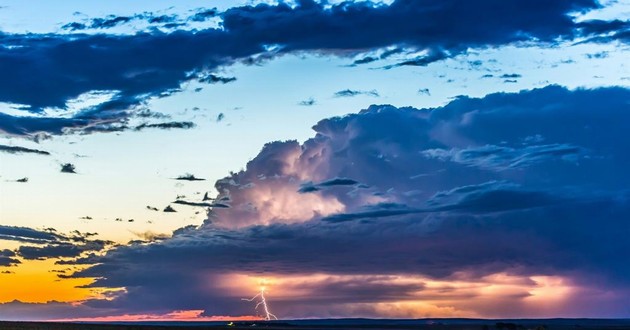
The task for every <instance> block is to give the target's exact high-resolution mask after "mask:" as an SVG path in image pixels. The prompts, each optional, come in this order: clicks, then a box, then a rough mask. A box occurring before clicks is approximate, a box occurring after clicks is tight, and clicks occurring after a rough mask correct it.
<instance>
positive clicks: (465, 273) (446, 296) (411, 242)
mask: <svg viewBox="0 0 630 330" xmlns="http://www.w3.org/2000/svg"><path fill="white" fill-rule="evenodd" d="M629 100H630V91H628V90H627V89H622V88H600V89H593V90H587V89H578V90H567V89H565V88H562V87H558V86H549V87H545V88H542V89H537V90H531V91H522V92H520V93H512V94H507V93H497V94H491V95H488V96H486V97H484V98H479V99H474V98H466V97H462V98H459V99H456V100H454V101H452V102H451V103H449V104H448V105H446V106H444V107H439V108H434V109H414V108H396V107H393V106H390V105H375V106H371V107H370V108H368V109H365V110H363V111H361V112H359V113H357V114H351V115H347V116H344V117H335V118H330V119H325V120H322V121H320V122H319V123H317V124H316V125H315V126H314V127H313V128H314V130H315V132H316V135H315V137H313V138H312V139H309V140H307V141H306V142H304V143H303V144H299V143H297V142H294V141H286V142H273V143H269V144H267V145H266V146H265V147H264V148H263V150H262V151H261V152H260V153H259V154H258V155H257V156H256V157H255V158H254V159H252V160H251V161H250V162H249V163H248V164H247V167H246V168H245V169H244V170H242V171H239V172H236V173H232V174H231V175H230V176H228V177H226V178H224V179H222V180H219V181H218V182H217V183H216V185H215V187H216V188H217V190H218V191H219V195H218V196H217V198H216V201H215V203H221V204H222V207H220V208H219V207H214V208H212V210H211V211H210V212H209V217H208V220H207V221H206V222H205V223H204V224H203V225H201V226H199V227H195V226H190V227H186V228H181V229H179V230H177V231H175V232H174V233H173V237H171V238H168V239H164V240H160V241H157V242H154V243H150V244H145V243H137V244H133V245H129V246H121V247H117V248H115V249H112V250H110V251H109V252H107V254H106V255H104V256H102V257H90V259H89V260H87V258H79V259H76V260H75V261H74V262H75V263H77V264H83V263H86V262H89V263H98V264H96V265H94V266H91V267H90V268H88V269H86V270H83V271H79V272H77V273H75V274H74V275H72V276H73V277H94V278H97V280H96V281H95V282H94V283H93V284H92V285H91V286H92V287H95V288H100V287H104V288H125V289H126V293H122V294H120V295H117V296H116V297H115V298H114V299H113V300H111V301H104V300H91V301H87V302H85V303H84V304H83V306H82V307H81V308H86V309H94V310H99V309H103V310H107V311H109V312H111V313H114V314H116V313H119V314H123V313H154V314H164V313H168V312H170V311H173V310H205V315H226V314H230V315H250V314H251V312H252V306H250V305H248V304H246V303H245V304H244V303H243V302H242V301H241V300H240V298H242V297H249V296H252V295H253V294H255V292H256V290H257V288H258V285H260V283H261V281H263V279H267V281H268V284H267V287H268V289H269V294H268V298H269V299H270V301H271V302H273V308H274V309H273V312H274V313H275V314H278V315H279V316H282V317H308V316H319V317H322V316H371V317H375V316H380V317H422V316H476V317H479V316H482V317H546V316H578V315H579V316H593V317H603V316H607V317H614V316H617V317H620V316H624V315H626V314H625V313H627V311H626V310H625V309H624V308H625V307H623V306H627V305H628V304H629V303H630V301H628V297H629V296H630V295H629V294H628V293H630V282H628V278H630V268H628V266H627V263H626V260H627V259H628V258H629V257H630V254H629V253H630V245H629V243H628V241H627V239H625V237H626V236H627V234H628V232H629V231H630V224H629V223H628V222H627V221H626V219H629V218H630V191H628V189H627V187H628V186H630V177H628V176H627V175H625V171H626V169H625V167H624V166H623V164H626V163H628V161H630V150H628V149H627V148H626V147H625V145H624V144H623V143H619V141H625V140H627V138H628V133H627V130H626V129H625V127H626V126H627V125H620V124H621V123H630V112H628V109H627V104H628V101H629ZM438 150H439V151H438ZM305 187H308V188H311V189H305ZM29 235H30V234H29ZM181 256H186V258H182V257H181ZM9 258H10V256H9ZM166 283H168V285H165V284H166ZM489 287H491V288H493V289H492V290H490V289H488V288H489ZM359 288H360V289H359ZM586 297H588V299H587V298H586ZM541 306H542V307H541ZM0 310H2V309H0ZM88 314H89V313H88Z"/></svg>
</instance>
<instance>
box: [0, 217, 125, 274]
mask: <svg viewBox="0 0 630 330" xmlns="http://www.w3.org/2000/svg"><path fill="white" fill-rule="evenodd" d="M95 235H96V233H82V232H79V231H77V230H75V231H72V232H70V233H68V234H60V233H57V232H56V231H55V230H54V229H47V230H36V229H32V228H27V227H14V226H0V240H11V241H16V242H20V243H24V244H27V245H21V246H20V247H18V248H17V250H16V251H10V250H0V265H5V266H9V265H12V264H19V263H20V261H19V259H16V257H21V258H24V259H28V260H30V259H38V260H43V259H48V258H75V257H78V256H80V255H81V254H82V253H84V252H88V251H101V250H103V249H104V248H106V247H108V246H111V245H112V244H113V242H111V241H105V240H99V239H94V238H93V237H94V236H95Z"/></svg>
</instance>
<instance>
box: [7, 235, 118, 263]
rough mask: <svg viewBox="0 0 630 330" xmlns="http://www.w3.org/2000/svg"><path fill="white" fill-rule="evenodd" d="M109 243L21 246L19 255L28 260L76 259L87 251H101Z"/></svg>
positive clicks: (92, 242) (91, 242)
mask: <svg viewBox="0 0 630 330" xmlns="http://www.w3.org/2000/svg"><path fill="white" fill-rule="evenodd" d="M107 244H108V242H105V241H100V240H96V241H89V242H85V243H84V244H70V243H60V244H54V245H53V244H49V245H45V246H20V247H19V248H18V254H19V255H20V256H21V257H22V258H24V259H27V260H34V259H37V260H43V259H49V258H74V257H78V256H79V255H81V254H82V253H83V252H86V251H100V250H102V249H104V248H105V246H106V245H107Z"/></svg>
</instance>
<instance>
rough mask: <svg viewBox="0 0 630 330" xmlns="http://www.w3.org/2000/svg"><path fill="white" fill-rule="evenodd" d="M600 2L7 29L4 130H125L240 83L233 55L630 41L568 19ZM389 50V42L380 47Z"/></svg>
mask: <svg viewBox="0 0 630 330" xmlns="http://www.w3.org/2000/svg"><path fill="white" fill-rule="evenodd" d="M599 7H600V5H599V4H598V2H597V1H595V0H558V1H554V2H553V3H551V4H550V3H549V2H548V1H542V0H533V1H527V2H520V1H516V2H504V1H494V0H481V1H474V2H461V1H456V0H449V1H433V0H431V1H411V0H396V1H394V2H393V3H392V4H391V5H375V4H373V3H371V2H367V1H366V2H342V3H339V4H335V5H326V4H323V3H319V2H315V1H312V0H302V1H298V3H297V5H295V6H290V5H288V4H285V3H280V4H276V5H267V4H258V5H256V6H241V7H234V8H230V9H228V10H226V11H224V12H221V13H218V12H216V10H209V11H208V12H204V11H200V12H199V13H198V14H199V15H201V16H200V17H199V18H198V20H203V19H206V18H208V17H210V16H211V17H215V16H216V18H217V19H219V20H220V22H221V24H220V27H219V28H207V29H201V30H174V31H168V32H161V31H160V30H159V29H155V30H149V31H148V32H139V33H137V34H134V35H114V34H104V33H102V34H81V33H73V34H46V35H37V34H26V35H19V34H6V33H4V34H3V33H0V41H1V43H2V44H3V45H4V47H2V48H0V59H1V61H0V71H2V72H3V77H2V79H0V102H4V103H6V104H9V105H11V106H12V107H13V108H14V109H15V110H17V111H23V112H24V113H25V116H16V115H7V114H2V115H1V117H0V131H2V132H4V133H5V134H9V135H17V136H34V135H36V134H38V133H40V134H42V133H44V134H63V133H64V132H68V131H73V130H74V131H76V130H79V131H81V130H83V131H85V132H108V131H112V130H113V131H117V130H119V129H117V128H119V127H121V125H125V124H126V123H127V122H128V120H129V119H130V118H131V117H133V115H134V113H136V112H138V111H141V110H142V108H143V104H144V103H143V102H144V101H145V100H147V99H149V98H152V97H164V96H168V95H170V94H172V93H174V92H177V91H179V90H180V86H181V85H182V83H184V82H186V81H190V80H197V81H199V82H205V83H217V82H221V83H227V82H231V81H233V80H234V79H235V78H225V77H220V76H216V75H214V74H212V72H214V71H216V70H217V69H218V68H220V67H221V66H226V65H230V64H232V63H235V62H242V63H245V64H254V63H259V62H260V61H262V60H265V59H270V58H273V57H275V56H280V55H283V54H288V53H294V52H312V53H319V54H328V55H336V56H344V57H356V56H361V54H367V55H365V56H364V57H363V58H361V59H359V60H357V61H355V64H361V63H369V62H374V61H377V60H379V59H381V58H387V57H390V56H392V55H399V56H402V55H404V54H415V55H413V56H412V58H410V59H406V60H402V61H401V62H400V63H398V64H396V65H392V66H390V68H391V67H396V66H407V65H414V66H417V65H427V64H430V63H432V62H435V61H439V60H442V59H445V58H449V57H453V56H456V55H459V54H462V53H465V52H466V51H467V50H468V49H480V48H486V47H497V46H501V45H508V44H515V43H520V44H524V43H530V44H545V45H554V44H556V43H557V42H559V41H560V40H573V39H575V38H590V39H592V40H594V41H597V42H605V40H609V42H610V41H612V39H614V40H622V41H623V40H626V39H627V38H626V39H624V38H623V37H622V35H623V34H624V33H626V32H627V31H626V30H627V23H626V22H621V21H611V22H609V21H586V22H580V23H576V22H574V20H573V18H572V17H571V16H570V15H569V14H570V13H573V12H585V11H588V10H592V9H596V8H599ZM471 12H475V13H480V15H475V16H473V15H470V13H471ZM140 18H142V19H145V18H147V19H150V20H151V19H154V18H155V19H157V21H155V23H156V24H157V23H163V22H164V21H169V20H171V19H172V18H169V17H162V18H160V19H158V18H157V17H153V16H151V15H149V16H147V17H144V16H142V17H140ZM135 19H139V18H138V17H131V16H130V17H115V16H112V17H107V18H103V19H95V20H92V21H91V22H90V23H87V25H85V24H83V25H84V26H89V27H93V28H97V29H100V28H107V27H111V26H115V25H118V24H123V23H128V22H130V21H133V20H135ZM191 19H192V20H193V21H194V20H195V19H194V18H191ZM68 28H69V29H71V30H72V29H75V30H76V29H77V28H80V27H79V26H78V25H69V26H68ZM597 38H599V39H597ZM386 47H389V48H391V49H389V50H383V49H385V48H386ZM374 52H376V53H378V54H379V55H378V56H376V55H374V54H372V53H374ZM369 54H372V55H369ZM409 56H411V55H409ZM33 91H37V92H35V93H34V92H33ZM103 92H106V93H109V94H110V96H111V97H110V98H109V99H108V100H105V101H102V102H100V103H98V104H96V105H91V106H85V107H84V108H82V109H81V111H79V112H77V113H74V114H72V115H70V116H66V117H57V116H51V113H53V114H54V113H55V109H56V110H59V109H62V110H63V109H66V108H67V107H68V103H69V102H70V101H71V100H76V99H80V98H81V97H83V96H85V95H88V94H90V93H103ZM363 93H365V92H363ZM367 93H368V94H372V92H367ZM27 114H28V116H27ZM33 114H36V116H33Z"/></svg>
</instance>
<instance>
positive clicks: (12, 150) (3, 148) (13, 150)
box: [0, 144, 50, 156]
mask: <svg viewBox="0 0 630 330" xmlns="http://www.w3.org/2000/svg"><path fill="white" fill-rule="evenodd" d="M0 152H6V153H9V154H36V155H46V156H48V155H50V152H48V151H44V150H38V149H31V148H25V147H18V146H7V145H1V144H0Z"/></svg>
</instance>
